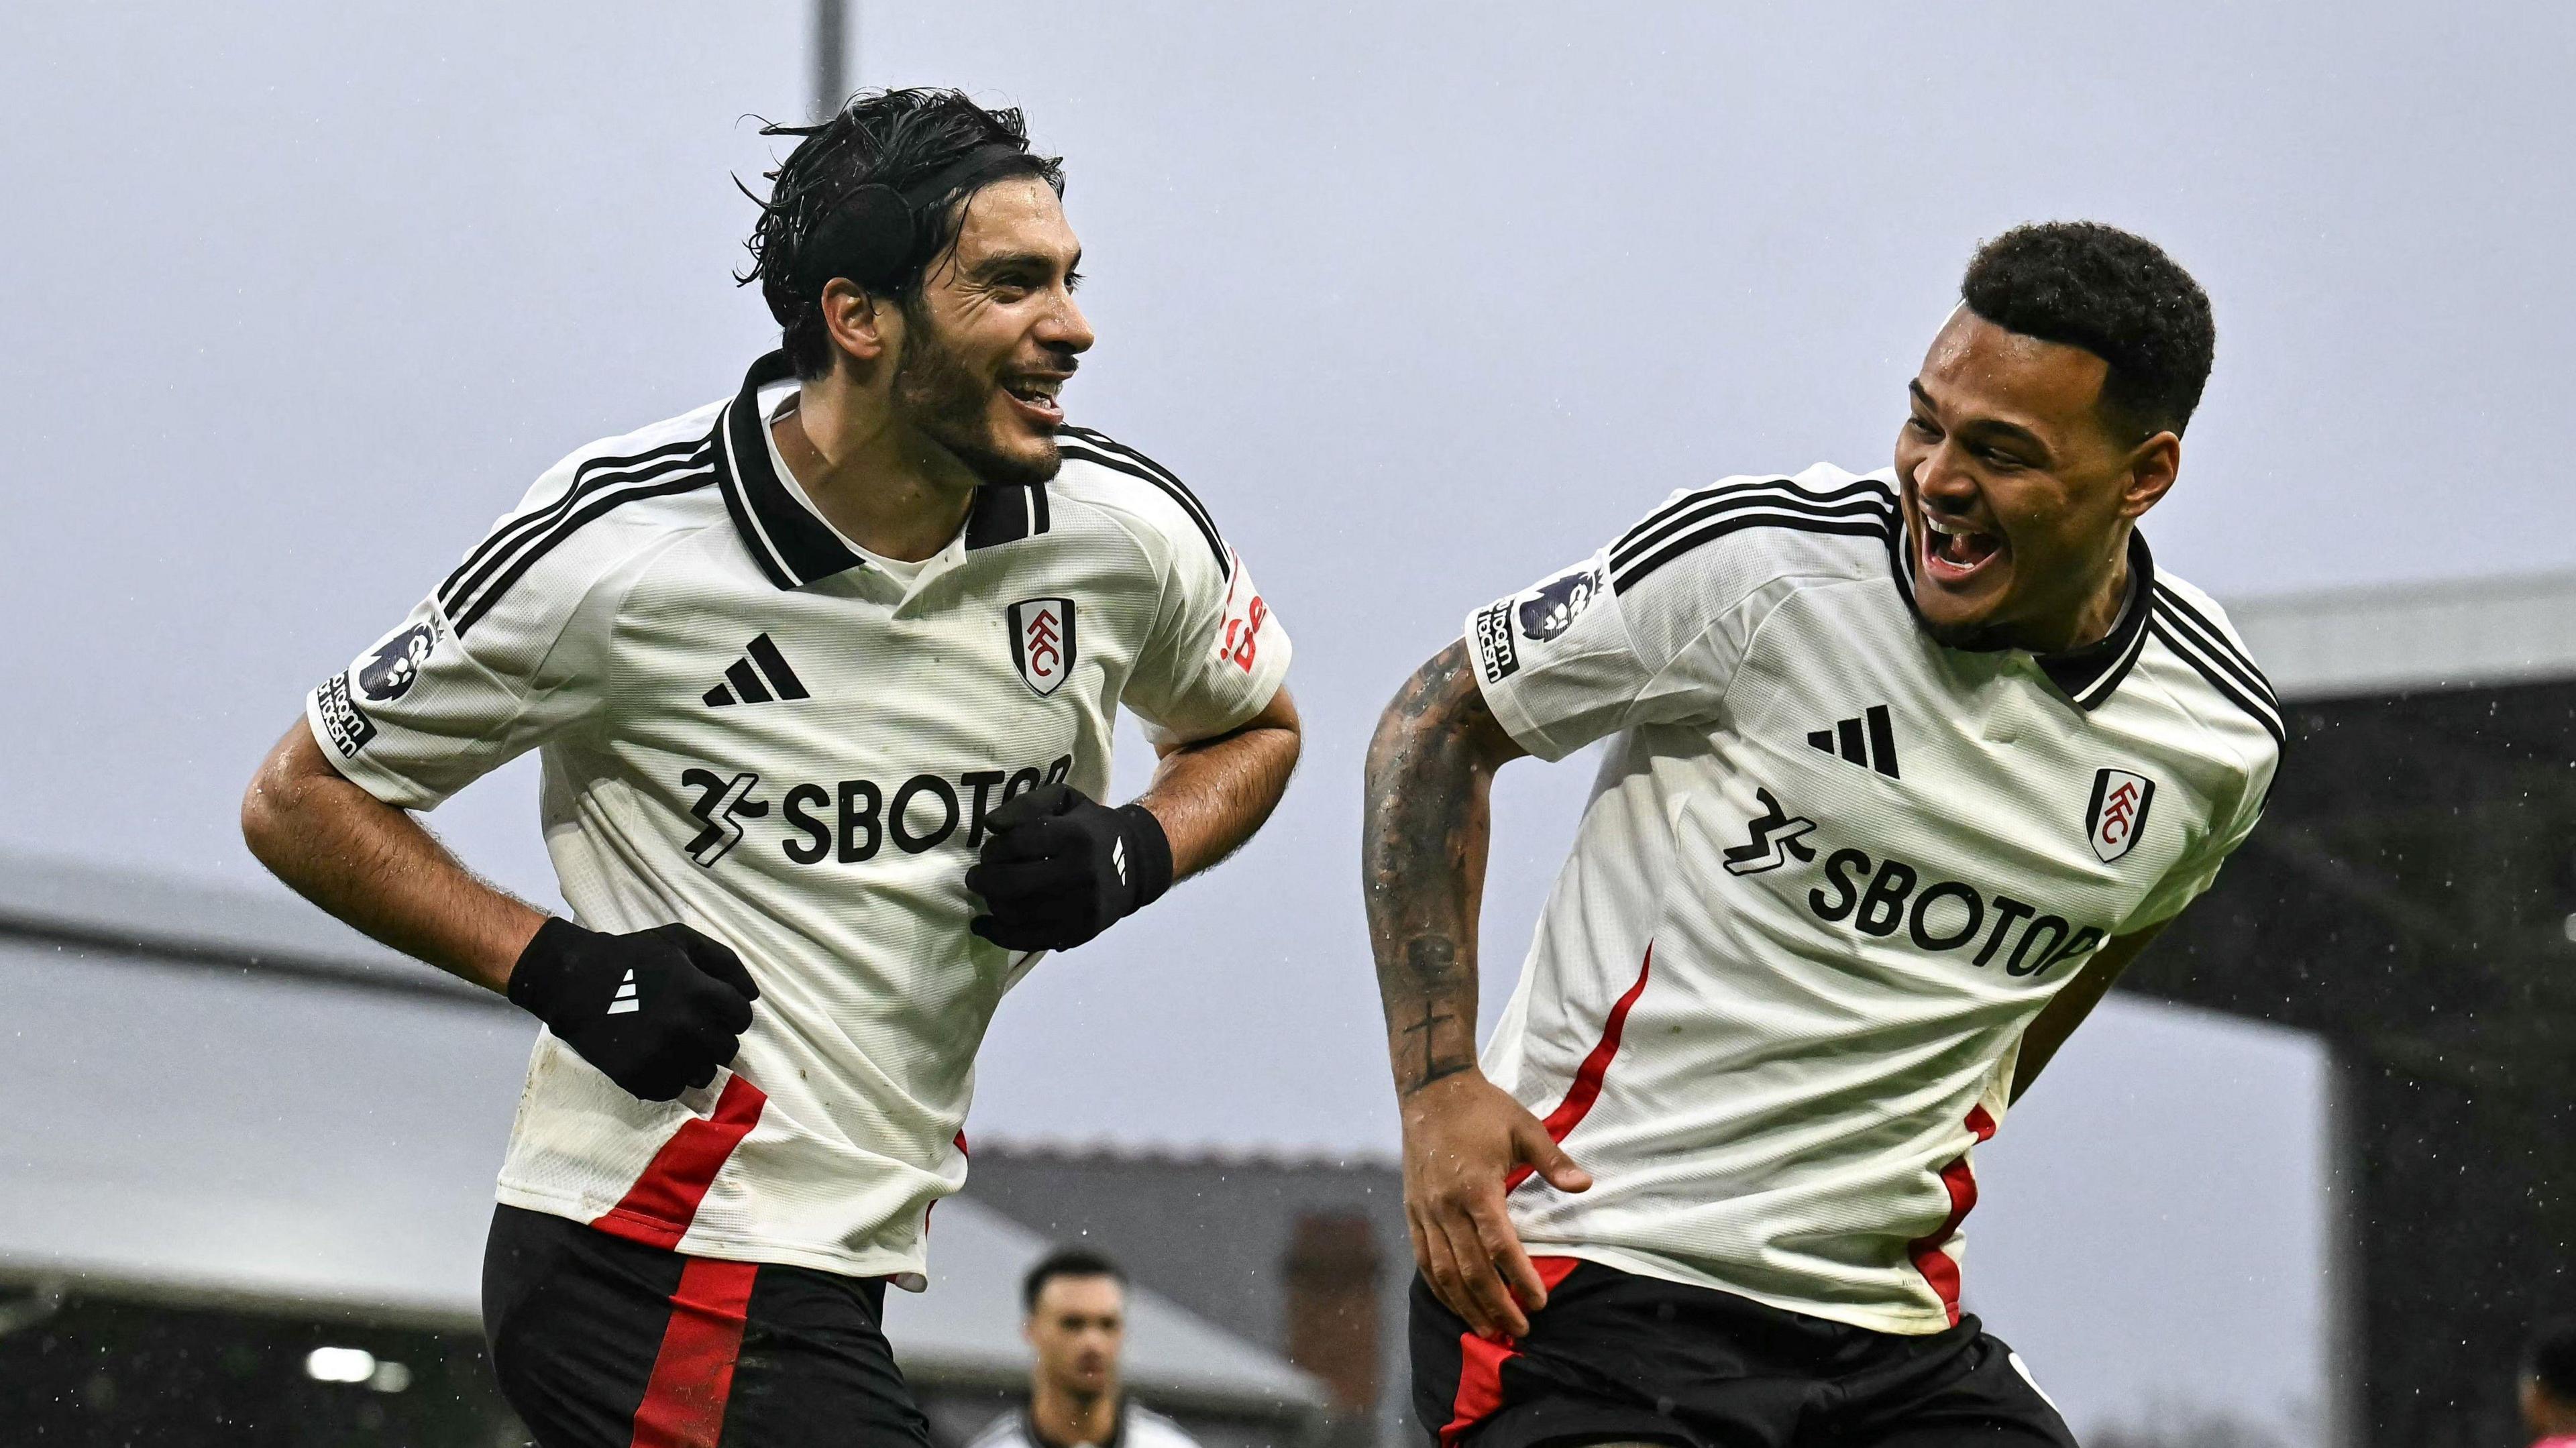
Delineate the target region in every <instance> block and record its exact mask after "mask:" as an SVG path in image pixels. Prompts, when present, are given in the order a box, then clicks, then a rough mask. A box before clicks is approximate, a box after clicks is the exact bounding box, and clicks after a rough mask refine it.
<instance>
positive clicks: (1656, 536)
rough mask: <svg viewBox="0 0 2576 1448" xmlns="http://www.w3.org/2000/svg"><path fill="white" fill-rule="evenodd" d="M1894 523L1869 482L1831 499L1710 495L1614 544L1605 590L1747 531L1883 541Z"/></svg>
mask: <svg viewBox="0 0 2576 1448" xmlns="http://www.w3.org/2000/svg"><path fill="white" fill-rule="evenodd" d="M1820 498H1830V500H1828V501H1819V499H1820ZM1896 520H1897V514H1896V504H1895V497H1894V494H1893V493H1891V492H1889V491H1888V490H1886V489H1885V488H1883V487H1880V486H1878V485H1875V484H1855V485H1853V486H1852V487H1850V488H1843V489H1837V490H1835V493H1834V494H1832V495H1819V494H1801V493H1798V492H1797V491H1796V490H1782V491H1770V492H1761V491H1756V492H1745V493H1737V494H1732V495H1729V496H1723V497H1711V498H1708V499H1706V500H1704V501H1702V502H1701V503H1699V504H1697V505H1696V506H1694V507H1691V508H1689V509H1687V510H1684V511H1681V512H1678V513H1675V514H1673V515H1672V516H1671V517H1669V518H1667V519H1666V520H1665V521H1664V522H1663V523H1662V524H1660V525H1657V526H1655V527H1652V528H1649V529H1647V530H1646V531H1644V532H1642V533H1638V534H1633V535H1632V536H1633V537H1634V538H1635V539H1636V541H1634V542H1626V541H1623V542H1622V543H1620V544H1618V545H1614V546H1613V549H1612V551H1611V555H1610V587H1611V590H1612V591H1613V592H1618V593H1625V592H1627V591H1628V590H1629V589H1632V588H1634V587H1636V586H1637V585H1638V584H1640V583H1642V582H1644V581H1645V580H1646V579H1647V578H1648V577H1650V576H1651V575H1653V574H1654V573H1655V571H1656V570H1658V569H1660V568H1662V567H1663V566H1664V565H1666V564H1668V563H1671V562H1672V561H1674V560H1675V559H1677V558H1681V557H1684V556H1686V555H1687V554H1689V553H1691V552H1692V551H1693V550H1695V549H1698V548H1701V547H1705V546H1706V545H1708V544H1710V543H1714V542H1716V541H1717V540H1718V539H1720V538H1724V537H1727V536H1729V535H1731V534H1735V533H1741V532H1744V531H1746V530H1748V529H1756V528H1771V529H1785V530H1788V531H1791V532H1797V533H1822V534H1836V535H1841V536H1844V537H1852V538H1874V539H1877V540H1879V541H1880V542H1881V543H1885V542H1886V541H1887V540H1888V539H1889V538H1891V537H1893V536H1895V530H1896V525H1897V524H1896Z"/></svg>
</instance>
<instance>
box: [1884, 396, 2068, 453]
mask: <svg viewBox="0 0 2576 1448" xmlns="http://www.w3.org/2000/svg"><path fill="white" fill-rule="evenodd" d="M1905 390H1906V391H1907V392H1910V393H1912V394H1914V400H1915V401H1916V402H1919V403H1921V404H1922V405H1923V407H1924V409H1925V410H1926V411H1928V412H1939V411H1940V410H1941V409H1940V407H1939V405H1938V404H1936V403H1934V402H1933V401H1932V394H1931V393H1929V392H1926V391H1924V390H1923V383H1922V382H1921V380H1920V379H1916V378H1908V379H1907V380H1906V383H1905ZM1969 426H1970V427H1971V428H1973V429H1975V430H1976V431H1978V432H1981V433H1985V434H1988V435H1999V436H2002V437H2005V438H2009V439H2011V440H2013V441H2016V442H2019V443H2021V444H2023V445H2024V446H2026V447H2029V448H2031V449H2033V450H2035V451H2036V452H2038V453H2039V455H2040V456H2042V457H2047V456H2050V455H2051V454H2050V452H2049V447H2048V443H2047V441H2046V440H2045V439H2043V438H2042V437H2040V435H2039V434H2038V433H2035V432H2033V431H2031V430H2030V429H2029V428H2026V427H2024V426H2022V425H2021V424H2020V423H2017V422H2005V421H2003V420H2002V419H2001V418H1993V417H1984V418H1979V419H1977V420H1976V421H1975V422H1973V423H1970V424H1969Z"/></svg>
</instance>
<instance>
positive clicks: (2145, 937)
mask: <svg viewBox="0 0 2576 1448" xmlns="http://www.w3.org/2000/svg"><path fill="white" fill-rule="evenodd" d="M2163 929H2164V926H2163V925H2161V924H2159V925H2151V926H2149V927H2147V928H2146V929H2144V930H2141V931H2138V932H2137V933H2135V934H2132V935H2122V936H2117V937H2114V938H2113V939H2111V940H2108V941H2105V942H2103V945H2102V948H2101V949H2100V950H2098V951H2095V952H2094V954H2093V958H2092V959H2091V960H2088V961H2086V962H2085V963H2084V968H2083V970H2081V971H2079V972H2078V973H2077V974H2076V977H2075V979H2073V980H2070V981H2068V982H2067V983H2066V984H2065V985H2064V986H2062V987H2060V988H2059V990H2058V992H2057V994H2056V995H2054V996H2052V997H2050V998H2049V1002H2048V1004H2047V1005H2045V1006H2042V1007H2041V1008H2040V1012H2039V1014H2038V1015H2037V1016H2034V1017H2032V1018H2031V1023H2030V1024H2029V1025H2028V1026H2026V1027H2024V1028H2023V1030H2022V1033H2021V1051H2020V1053H2019V1054H2018V1055H2017V1056H2016V1057H2015V1058H2014V1061H2013V1083H2012V1099H2013V1100H2015V1101H2019V1100H2020V1099H2021V1097H2022V1093H2023V1092H2025V1091H2028V1090H2029V1089H2030V1085H2031V1083H2032V1082H2034V1081H2036V1080H2038V1079H2039V1073H2040V1072H2041V1071H2043V1070H2045V1069H2047V1067H2048V1063H2049V1062H2050V1061H2052V1060H2055V1059H2056V1057H2057V1050H2058V1048H2059V1047H2060V1046H2063V1045H2065V1044H2066V1038H2067V1037H2069V1036H2072V1035H2074V1034H2075V1028H2076V1027H2077V1026H2080V1025H2082V1024H2084V1021H2085V1018H2086V1017H2088V1016H2090V1015H2092V1014H2093V1008H2094V1007H2095V1006H2098V1005H2100V1004H2101V1003H2102V997H2104V996H2106V995H2109V994H2110V993H2111V987H2112V986H2113V985H2114V984H2116V983H2117V982H2118V981H2119V979H2120V973H2121V972H2122V971H2125V970H2127V969H2128V968H2129V962H2131V961H2133V960H2135V959H2137V958H2138V956H2139V954H2140V953H2141V952H2143V951H2145V950H2146V948H2147V944H2148V942H2150V941H2152V940H2154V939H2155V938H2156V935H2157V932H2159V931H2161V930H2163Z"/></svg>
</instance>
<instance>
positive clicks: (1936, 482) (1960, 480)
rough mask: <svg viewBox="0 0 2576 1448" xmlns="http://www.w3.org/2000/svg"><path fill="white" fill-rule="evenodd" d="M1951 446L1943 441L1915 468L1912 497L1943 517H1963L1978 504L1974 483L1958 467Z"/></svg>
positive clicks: (1967, 473) (1961, 468)
mask: <svg viewBox="0 0 2576 1448" xmlns="http://www.w3.org/2000/svg"><path fill="white" fill-rule="evenodd" d="M1953 447H1954V444H1953V443H1951V441H1950V440H1949V439H1947V438H1944V439H1943V440H1942V441H1941V443H1940V445H1939V446H1937V447H1935V448H1933V449H1932V450H1931V451H1930V452H1928V453H1926V454H1924V455H1923V457H1922V458H1921V459H1920V460H1918V461H1917V462H1916V463H1915V464H1914V476H1913V480H1912V481H1913V483H1914V493H1915V496H1916V497H1918V498H1921V499H1922V500H1923V506H1924V507H1925V508H1927V509H1929V510H1931V511H1933V512H1936V513H1942V514H1952V513H1965V512H1967V511H1969V510H1970V509H1972V508H1974V507H1975V506H1976V503H1977V480H1976V479H1975V478H1974V477H1972V476H1971V475H1970V474H1969V472H1968V470H1967V469H1966V468H1963V467H1961V466H1959V461H1958V456H1957V454H1956V453H1955V452H1954V451H1953V450H1952V449H1953Z"/></svg>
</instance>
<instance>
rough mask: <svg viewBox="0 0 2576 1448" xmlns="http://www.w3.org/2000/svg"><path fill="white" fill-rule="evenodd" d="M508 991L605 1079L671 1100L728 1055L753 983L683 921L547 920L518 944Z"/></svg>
mask: <svg viewBox="0 0 2576 1448" xmlns="http://www.w3.org/2000/svg"><path fill="white" fill-rule="evenodd" d="M509 994H510V1001H511V1003H512V1004H513V1005H516V1006H519V1007H521V1008H523V1009H525V1010H526V1011H527V1012H528V1013H529V1014H530V1015H533V1016H535V1017H536V1018H537V1019H538V1020H541V1021H543V1022H545V1023H546V1028H547V1029H548V1030H551V1031H553V1032H554V1033H555V1035H556V1036H557V1037H558V1038H560V1039H561V1040H562V1041H563V1043H564V1044H565V1045H567V1046H570V1047H572V1048H573V1049H574V1050H575V1051H578V1052H580V1053H581V1058H582V1059H583V1060H585V1061H588V1062H589V1063H590V1064H592V1065H594V1066H597V1067H598V1068H599V1069H600V1071H601V1072H602V1073H603V1074H605V1075H606V1076H607V1077H608V1079H609V1080H611V1081H614V1082H616V1083H617V1084H618V1085H619V1086H621V1087H623V1088H624V1089H626V1090H627V1091H629V1092H631V1093H633V1094H634V1095H637V1096H640V1097H642V1098H644V1099H645V1100H647V1101H668V1100H670V1099H671V1098H673V1097H675V1096H677V1095H679V1094H680V1093H681V1092H682V1091H685V1090H687V1089H689V1088H690V1087H692V1086H704V1085H706V1084H707V1083H708V1082H710V1081H713V1080H714V1079H715V1078H716V1068H717V1067H718V1066H722V1065H724V1064H725V1063H727V1062H729V1061H731V1060H732V1059H733V1056H734V1047H735V1044H736V1042H737V1041H739V1039H740V1038H741V1036H742V1033H743V1032H744V1031H746V1030H748V1029H750V1027H751V1003H752V1002H753V1001H756V1000H758V999H760V987H759V986H757V985H754V984H752V980H751V972H750V971H747V970H745V969H743V968H742V961H741V959H740V958H739V957H737V956H736V955H735V954H734V953H733V952H732V951H730V950H728V949H726V948H725V947H724V946H722V945H719V944H717V943H716V942H715V941H713V940H711V939H709V938H707V937H706V936H704V935H702V934H700V933H698V932H697V931H695V930H692V929H690V928H689V927H687V926H685V925H658V926H655V927H654V928H653V929H651V930H638V931H636V932H634V933H633V934H631V935H607V934H602V933H601V932H599V931H596V930H584V929H583V928H581V927H580V926H578V925H575V924H573V923H572V922H571V921H569V920H563V919H554V920H549V921H547V922H546V923H545V924H544V925H542V926H539V927H538V928H537V934H536V938H535V939H533V940H530V941H529V942H528V946H527V949H525V950H523V951H521V952H520V953H519V963H518V964H517V965H516V966H515V967H513V968H512V969H511V971H510V991H509Z"/></svg>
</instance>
